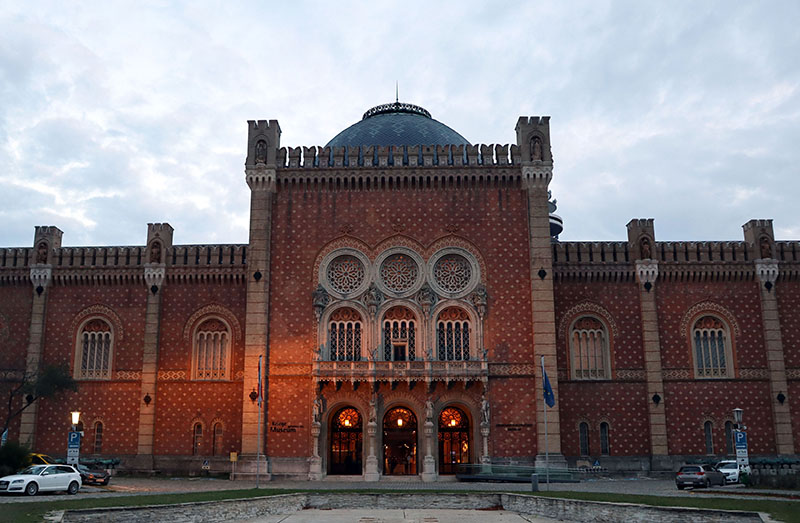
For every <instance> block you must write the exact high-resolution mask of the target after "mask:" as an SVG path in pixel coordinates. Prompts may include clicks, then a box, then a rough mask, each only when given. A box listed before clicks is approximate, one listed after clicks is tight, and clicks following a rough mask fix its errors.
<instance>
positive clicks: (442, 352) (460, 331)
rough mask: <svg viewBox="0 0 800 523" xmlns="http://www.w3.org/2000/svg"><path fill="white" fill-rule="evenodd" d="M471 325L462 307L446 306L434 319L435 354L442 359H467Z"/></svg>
mask: <svg viewBox="0 0 800 523" xmlns="http://www.w3.org/2000/svg"><path fill="white" fill-rule="evenodd" d="M471 330H472V329H471V325H470V320H469V315H468V314H467V312H466V311H465V310H464V309H460V308H458V307H448V308H446V309H445V310H443V311H442V312H440V313H439V318H438V319H437V321H436V354H437V356H438V358H439V359H440V360H443V361H451V360H456V361H461V360H468V359H469V357H470V354H469V353H470V338H471Z"/></svg>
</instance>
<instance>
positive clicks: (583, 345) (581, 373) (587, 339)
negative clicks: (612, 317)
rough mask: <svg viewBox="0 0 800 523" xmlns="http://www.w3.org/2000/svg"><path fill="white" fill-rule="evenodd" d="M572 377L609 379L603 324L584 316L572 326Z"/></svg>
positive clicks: (579, 378) (606, 342) (608, 356)
mask: <svg viewBox="0 0 800 523" xmlns="http://www.w3.org/2000/svg"><path fill="white" fill-rule="evenodd" d="M570 343H571V347H570V348H571V350H572V377H573V379H578V380H592V379H609V378H610V377H611V372H610V364H609V360H610V355H609V349H608V337H607V335H606V328H605V325H603V322H601V321H600V320H598V319H597V318H593V317H590V316H585V317H583V318H579V319H578V320H577V321H576V322H575V323H574V324H573V326H572V331H571V336H570Z"/></svg>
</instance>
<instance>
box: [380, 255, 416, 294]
mask: <svg viewBox="0 0 800 523" xmlns="http://www.w3.org/2000/svg"><path fill="white" fill-rule="evenodd" d="M418 275H419V269H418V268H417V264H416V263H415V262H414V260H413V259H412V258H411V257H410V256H407V255H405V254H393V255H392V256H389V257H388V258H386V260H385V261H384V262H383V263H382V264H381V280H382V281H383V284H384V285H386V287H387V288H388V289H389V290H391V291H394V292H404V291H407V290H409V289H410V288H412V287H413V286H414V284H415V283H417V277H418Z"/></svg>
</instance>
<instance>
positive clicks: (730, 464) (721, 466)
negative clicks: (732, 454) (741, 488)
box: [714, 459, 750, 483]
mask: <svg viewBox="0 0 800 523" xmlns="http://www.w3.org/2000/svg"><path fill="white" fill-rule="evenodd" d="M714 468H715V469H717V470H718V471H720V472H722V474H723V475H724V476H725V483H739V474H742V473H745V472H746V473H748V474H749V473H750V470H749V469H750V467H740V466H739V465H738V464H737V463H736V461H734V460H728V459H726V460H724V461H720V462H719V463H717V464H716V465H715V466H714Z"/></svg>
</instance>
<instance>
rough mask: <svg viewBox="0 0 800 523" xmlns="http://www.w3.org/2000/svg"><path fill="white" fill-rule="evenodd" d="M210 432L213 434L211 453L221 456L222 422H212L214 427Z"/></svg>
mask: <svg viewBox="0 0 800 523" xmlns="http://www.w3.org/2000/svg"><path fill="white" fill-rule="evenodd" d="M212 433H213V434H214V439H213V440H212V442H211V454H212V455H214V456H221V455H222V423H219V422H217V423H214V428H213V429H212Z"/></svg>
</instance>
